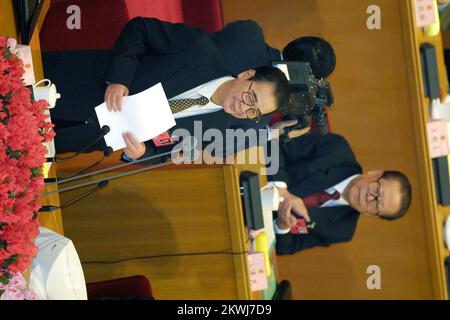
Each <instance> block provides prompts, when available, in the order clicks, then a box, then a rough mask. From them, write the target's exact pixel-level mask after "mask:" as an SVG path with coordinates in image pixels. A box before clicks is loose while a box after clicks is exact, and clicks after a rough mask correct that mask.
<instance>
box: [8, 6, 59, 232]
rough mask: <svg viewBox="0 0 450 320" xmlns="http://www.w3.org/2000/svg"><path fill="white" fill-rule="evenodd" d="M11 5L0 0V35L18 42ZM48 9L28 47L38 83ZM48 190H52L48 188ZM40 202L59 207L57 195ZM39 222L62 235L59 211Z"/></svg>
mask: <svg viewBox="0 0 450 320" xmlns="http://www.w3.org/2000/svg"><path fill="white" fill-rule="evenodd" d="M12 3H13V2H12V1H7V0H1V2H0V34H1V35H4V36H7V37H12V38H16V39H18V40H19V38H18V35H17V30H16V22H15V15H14V10H13V7H12ZM49 8H50V0H46V1H44V5H43V7H42V11H41V14H40V16H39V20H38V23H37V25H36V29H35V30H34V33H33V36H32V38H31V41H30V47H31V51H32V55H33V67H34V75H35V78H36V81H39V80H40V79H43V78H44V72H43V68H42V57H41V46H40V42H39V32H40V30H41V27H42V24H43V22H44V19H45V15H46V14H47V12H48V10H49ZM49 176H50V177H54V176H56V168H55V167H51V169H50V172H49ZM48 190H52V189H51V188H49V189H48ZM46 191H47V189H46ZM41 200H42V205H48V204H51V205H55V206H59V204H60V202H59V196H58V194H54V195H51V196H47V197H43V198H42V199H41ZM39 220H40V222H41V225H42V226H43V227H46V228H48V229H51V230H53V231H55V232H58V233H60V234H64V230H63V225H62V218H61V210H56V211H53V212H51V213H43V214H40V216H39Z"/></svg>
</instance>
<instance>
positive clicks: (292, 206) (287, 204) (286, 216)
mask: <svg viewBox="0 0 450 320" xmlns="http://www.w3.org/2000/svg"><path fill="white" fill-rule="evenodd" d="M277 189H278V191H279V193H280V195H281V196H282V197H283V198H284V200H283V202H281V203H280V206H279V207H278V221H277V224H278V227H279V228H280V229H290V228H292V227H294V226H295V225H296V224H297V218H296V217H295V216H294V215H293V214H292V213H291V211H292V210H294V212H295V213H297V214H298V215H299V216H301V217H303V218H304V219H305V220H306V221H307V222H309V221H311V219H310V218H309V214H308V210H307V209H306V207H305V204H304V203H303V200H302V199H300V198H299V197H296V196H294V195H293V194H291V193H289V191H288V190H287V189H284V188H277Z"/></svg>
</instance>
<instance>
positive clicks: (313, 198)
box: [291, 191, 341, 234]
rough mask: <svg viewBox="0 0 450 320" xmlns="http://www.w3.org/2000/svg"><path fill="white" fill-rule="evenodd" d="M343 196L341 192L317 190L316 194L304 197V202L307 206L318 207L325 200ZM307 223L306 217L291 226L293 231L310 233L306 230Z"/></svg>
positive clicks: (295, 232)
mask: <svg viewBox="0 0 450 320" xmlns="http://www.w3.org/2000/svg"><path fill="white" fill-rule="evenodd" d="M340 197H341V194H340V193H339V192H337V191H336V192H334V193H333V194H329V193H328V192H325V191H323V192H317V193H315V194H312V195H309V196H306V197H303V198H302V200H303V203H304V204H305V207H306V208H318V207H320V206H322V205H323V204H324V203H325V202H327V201H329V200H338V199H339V198H340ZM305 229H306V224H305V220H304V219H297V224H296V225H295V226H293V227H292V228H291V233H293V234H300V233H308V232H307V231H306V232H305Z"/></svg>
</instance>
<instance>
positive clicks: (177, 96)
mask: <svg viewBox="0 0 450 320" xmlns="http://www.w3.org/2000/svg"><path fill="white" fill-rule="evenodd" d="M95 54H96V56H95V57H93V53H92V52H87V53H86V52H78V53H74V55H73V57H72V60H71V61H72V64H71V65H68V64H67V63H66V64H64V65H63V66H62V67H63V68H64V70H60V69H58V67H57V66H52V64H51V63H47V64H46V70H45V71H46V74H47V75H48V76H49V77H53V78H52V79H54V81H55V82H56V80H55V78H56V79H58V77H59V78H62V77H63V78H66V79H71V80H72V81H71V82H70V83H69V84H68V85H67V86H66V87H65V86H64V83H67V81H66V82H64V81H62V85H61V86H58V88H59V89H60V91H61V99H60V100H59V102H58V108H55V109H52V111H51V113H52V119H53V121H54V122H56V123H57V124H58V122H59V123H61V121H59V120H64V121H65V122H66V123H67V122H70V121H72V122H85V121H86V119H88V118H90V119H91V121H88V123H89V125H83V126H82V128H77V126H67V127H62V126H61V128H57V136H56V138H55V145H56V150H57V152H58V153H61V152H67V151H78V150H80V149H82V148H83V146H86V145H87V144H88V143H89V141H93V140H94V139H95V137H97V136H99V133H100V127H99V125H98V121H97V119H96V116H95V113H94V112H93V107H95V106H96V105H98V104H100V103H102V102H103V101H106V104H107V106H108V109H109V111H111V112H120V111H121V110H122V99H123V97H124V96H126V95H129V94H136V93H139V92H141V91H143V90H146V89H148V88H149V87H151V86H153V85H155V84H157V83H159V82H161V83H162V86H163V88H164V91H165V93H166V96H167V98H168V100H169V104H170V106H171V109H172V113H173V114H174V117H175V118H176V122H177V125H176V126H175V127H174V128H172V129H171V131H174V130H176V129H178V128H183V129H187V130H188V131H189V132H190V133H191V135H192V136H194V121H199V122H201V124H202V130H203V131H206V130H208V129H209V128H214V129H218V130H220V131H221V132H223V133H225V130H226V129H228V128H233V127H234V126H235V125H236V124H237V125H238V127H239V125H241V124H243V128H244V129H249V128H255V129H257V128H264V127H265V124H266V123H263V122H264V121H266V122H268V121H267V120H268V119H264V121H260V120H261V117H262V115H264V114H269V113H271V112H273V111H275V110H276V109H277V108H278V106H280V105H283V104H284V103H285V101H287V100H288V98H289V87H288V82H287V79H286V77H285V75H284V74H283V73H282V72H281V71H280V70H278V69H277V68H274V67H271V66H263V67H257V68H254V69H249V70H246V71H243V72H241V73H240V74H238V75H237V76H236V77H233V76H232V75H231V73H230V72H229V71H228V69H227V67H226V66H225V64H224V62H223V57H222V55H221V53H220V51H219V49H218V48H217V45H216V44H215V42H214V41H213V40H212V39H211V38H210V36H209V35H208V34H207V33H206V32H204V31H203V30H201V29H197V28H192V27H188V26H186V25H183V24H172V23H168V22H164V21H160V20H157V19H153V18H142V17H138V18H134V19H132V20H130V21H129V22H128V23H127V24H126V26H125V27H124V29H123V30H122V32H121V34H120V35H119V38H118V40H117V42H116V44H115V46H114V48H113V50H112V51H107V52H96V53H95ZM83 55H86V56H85V57H84V56H83ZM48 56H49V57H51V55H48ZM88 58H89V59H88ZM47 61H49V60H47ZM53 61H56V62H58V60H57V57H56V58H55V59H53ZM77 61H78V62H77ZM86 67H89V68H90V70H88V72H86V73H84V72H82V71H81V70H85V69H86ZM80 74H81V75H83V76H85V77H84V78H83V79H80V80H78V79H73V78H79V77H80ZM86 75H87V76H89V77H86ZM87 78H89V79H87ZM151 107H152V106H151V101H149V108H151ZM67 120H69V121H67ZM64 121H63V122H64ZM78 127H79V126H78ZM224 136H225V134H224ZM124 140H125V142H126V145H127V146H126V148H125V149H124V154H125V159H126V160H129V159H139V158H142V157H147V156H149V155H152V154H155V153H160V152H164V151H167V150H165V149H164V147H163V149H161V148H157V147H156V146H155V145H154V144H153V142H152V141H146V142H140V141H138V140H137V139H136V138H135V136H134V135H133V133H132V132H127V133H125V134H124ZM103 148H105V143H104V140H103V139H102V140H101V141H100V142H99V143H98V144H97V145H95V146H94V147H92V148H91V149H90V150H89V151H92V150H102V149H103Z"/></svg>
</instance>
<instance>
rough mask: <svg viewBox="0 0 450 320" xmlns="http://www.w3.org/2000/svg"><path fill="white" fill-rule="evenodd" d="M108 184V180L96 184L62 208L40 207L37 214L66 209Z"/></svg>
mask: <svg viewBox="0 0 450 320" xmlns="http://www.w3.org/2000/svg"><path fill="white" fill-rule="evenodd" d="M108 184H109V181H108V180H102V181H100V182H99V183H97V185H96V186H95V187H94V188H92V189H90V190H88V191H86V192H84V193H82V194H80V195H78V196H77V197H75V198H73V199H72V200H69V201H67V202H66V203H65V204H63V205H62V206H51V205H48V206H42V207H41V208H40V209H39V210H38V212H52V211H55V210H57V209H64V208H67V207H68V206H71V205H72V204H74V203H76V202H78V201H80V200H81V199H83V198H86V197H87V196H88V195H90V194H93V193H94V192H96V191H98V190H100V189H102V188H105V187H106V186H107V185H108Z"/></svg>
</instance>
